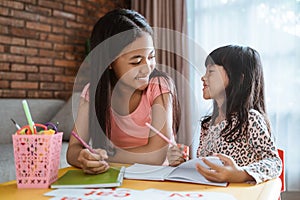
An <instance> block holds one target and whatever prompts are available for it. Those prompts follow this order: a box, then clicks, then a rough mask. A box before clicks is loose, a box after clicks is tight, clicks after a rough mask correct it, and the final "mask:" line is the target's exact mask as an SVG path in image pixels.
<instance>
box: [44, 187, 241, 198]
mask: <svg viewBox="0 0 300 200" xmlns="http://www.w3.org/2000/svg"><path fill="white" fill-rule="evenodd" d="M45 196H53V198H51V199H52V200H62V199H64V200H79V199H82V200H117V199H122V200H123V199H124V200H140V199H142V200H153V199H156V200H182V199H183V200H193V199H201V200H216V199H222V200H236V199H235V198H234V197H233V196H232V195H230V194H227V193H222V192H201V191H184V192H182V191H165V190H157V189H148V190H132V189H127V188H116V189H57V190H53V191H51V192H48V193H45Z"/></svg>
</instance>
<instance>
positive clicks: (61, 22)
mask: <svg viewBox="0 0 300 200" xmlns="http://www.w3.org/2000/svg"><path fill="white" fill-rule="evenodd" d="M39 20H40V22H43V23H47V24H51V25H59V26H63V25H64V23H65V20H64V19H57V18H49V17H45V16H40V17H39Z"/></svg>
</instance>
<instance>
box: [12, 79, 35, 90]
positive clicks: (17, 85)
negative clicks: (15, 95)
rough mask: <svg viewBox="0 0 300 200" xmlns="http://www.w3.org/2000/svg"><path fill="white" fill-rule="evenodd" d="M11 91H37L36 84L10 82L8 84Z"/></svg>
mask: <svg viewBox="0 0 300 200" xmlns="http://www.w3.org/2000/svg"><path fill="white" fill-rule="evenodd" d="M10 86H11V88H12V89H38V86H39V84H38V83H37V82H29V81H27V82H25V81H12V82H11V84H10Z"/></svg>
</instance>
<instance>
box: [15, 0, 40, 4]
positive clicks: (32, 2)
mask: <svg viewBox="0 0 300 200" xmlns="http://www.w3.org/2000/svg"><path fill="white" fill-rule="evenodd" d="M18 1H21V2H25V3H30V4H36V1H37V0H18Z"/></svg>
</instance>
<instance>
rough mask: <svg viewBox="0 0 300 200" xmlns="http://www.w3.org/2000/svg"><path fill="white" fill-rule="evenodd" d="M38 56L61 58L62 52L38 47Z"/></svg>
mask: <svg viewBox="0 0 300 200" xmlns="http://www.w3.org/2000/svg"><path fill="white" fill-rule="evenodd" d="M39 56H41V57H48V58H63V56H64V53H63V52H57V51H52V50H45V49H40V51H39Z"/></svg>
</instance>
